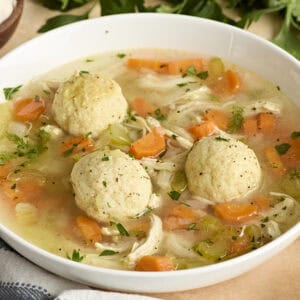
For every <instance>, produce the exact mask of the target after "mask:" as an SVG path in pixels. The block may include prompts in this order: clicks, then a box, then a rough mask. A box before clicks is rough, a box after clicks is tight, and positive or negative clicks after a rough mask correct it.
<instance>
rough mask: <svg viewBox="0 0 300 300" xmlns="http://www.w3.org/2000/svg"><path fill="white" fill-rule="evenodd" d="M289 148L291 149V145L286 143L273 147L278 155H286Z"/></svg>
mask: <svg viewBox="0 0 300 300" xmlns="http://www.w3.org/2000/svg"><path fill="white" fill-rule="evenodd" d="M290 148H291V145H290V144H288V143H283V144H280V145H276V146H275V149H276V151H277V153H278V154H279V155H284V154H286V153H287V152H288V150H289V149H290Z"/></svg>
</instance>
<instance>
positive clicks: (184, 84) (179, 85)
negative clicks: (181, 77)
mask: <svg viewBox="0 0 300 300" xmlns="http://www.w3.org/2000/svg"><path fill="white" fill-rule="evenodd" d="M192 83H197V82H196V81H189V82H182V83H177V84H176V85H177V86H178V87H184V86H186V85H188V84H192Z"/></svg>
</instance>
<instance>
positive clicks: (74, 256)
mask: <svg viewBox="0 0 300 300" xmlns="http://www.w3.org/2000/svg"><path fill="white" fill-rule="evenodd" d="M84 257H85V255H82V256H81V255H80V252H79V250H78V251H77V250H73V253H72V256H69V255H68V254H67V258H68V259H70V260H73V261H76V262H81V261H82V260H83V259H84Z"/></svg>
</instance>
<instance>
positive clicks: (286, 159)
mask: <svg viewBox="0 0 300 300" xmlns="http://www.w3.org/2000/svg"><path fill="white" fill-rule="evenodd" d="M287 143H288V144H290V145H291V148H290V149H289V150H288V151H287V153H286V154H284V155H282V156H281V157H280V158H281V161H282V163H283V165H284V166H285V167H287V168H295V167H297V165H299V164H300V139H295V140H292V139H290V140H287Z"/></svg>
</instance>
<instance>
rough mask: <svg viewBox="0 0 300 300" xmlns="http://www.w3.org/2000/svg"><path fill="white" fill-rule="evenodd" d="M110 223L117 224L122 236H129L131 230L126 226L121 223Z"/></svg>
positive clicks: (111, 223)
mask: <svg viewBox="0 0 300 300" xmlns="http://www.w3.org/2000/svg"><path fill="white" fill-rule="evenodd" d="M110 225H111V226H113V225H115V226H116V227H117V229H118V231H119V233H120V235H122V236H129V232H128V231H127V230H126V229H125V227H124V226H123V225H122V224H121V223H115V222H110Z"/></svg>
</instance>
